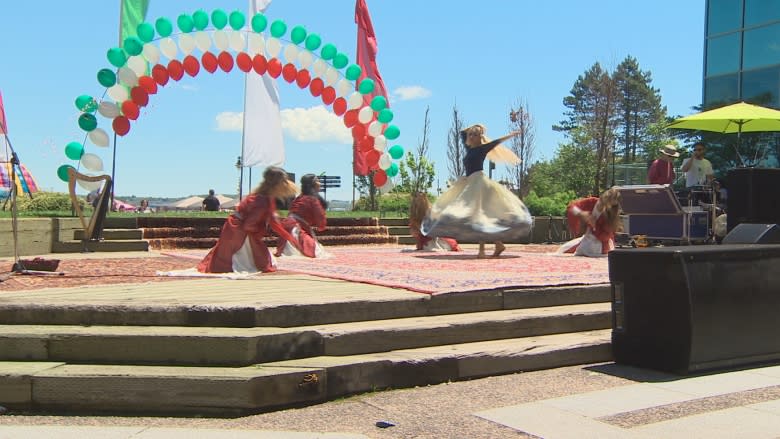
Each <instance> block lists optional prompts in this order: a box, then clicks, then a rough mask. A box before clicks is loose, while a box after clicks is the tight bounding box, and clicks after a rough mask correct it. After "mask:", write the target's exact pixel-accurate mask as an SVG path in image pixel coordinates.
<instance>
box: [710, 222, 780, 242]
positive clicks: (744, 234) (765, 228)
mask: <svg viewBox="0 0 780 439" xmlns="http://www.w3.org/2000/svg"><path fill="white" fill-rule="evenodd" d="M723 244H780V227H777V224H747V223H742V224H739V225H738V226H737V227H734V229H733V230H732V231H730V232H729V234H728V235H726V237H725V238H723Z"/></svg>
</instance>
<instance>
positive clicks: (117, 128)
mask: <svg viewBox="0 0 780 439" xmlns="http://www.w3.org/2000/svg"><path fill="white" fill-rule="evenodd" d="M111 127H112V128H114V132H115V133H117V134H118V135H120V136H124V135H125V134H127V133H129V132H130V121H129V120H127V118H126V117H124V116H117V117H115V118H114V121H113V122H111Z"/></svg>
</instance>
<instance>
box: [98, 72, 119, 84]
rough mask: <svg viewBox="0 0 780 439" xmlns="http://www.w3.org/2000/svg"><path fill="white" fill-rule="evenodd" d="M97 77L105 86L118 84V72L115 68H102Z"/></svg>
mask: <svg viewBox="0 0 780 439" xmlns="http://www.w3.org/2000/svg"><path fill="white" fill-rule="evenodd" d="M97 79H98V82H99V83H100V85H102V86H103V87H106V88H108V87H111V86H113V85H114V84H116V74H115V73H114V71H113V70H109V69H100V70H99V71H98V73H97Z"/></svg>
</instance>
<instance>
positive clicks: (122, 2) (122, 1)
mask: <svg viewBox="0 0 780 439" xmlns="http://www.w3.org/2000/svg"><path fill="white" fill-rule="evenodd" d="M124 9H125V0H119V47H122V21H123V20H124V14H125V11H124ZM116 139H117V136H116V131H114V152H113V155H112V157H111V206H110V207H109V211H113V210H114V190H115V189H116Z"/></svg>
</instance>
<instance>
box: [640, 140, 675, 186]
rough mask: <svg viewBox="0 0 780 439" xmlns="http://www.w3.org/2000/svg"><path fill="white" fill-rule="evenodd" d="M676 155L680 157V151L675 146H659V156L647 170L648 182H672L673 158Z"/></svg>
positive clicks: (673, 176)
mask: <svg viewBox="0 0 780 439" xmlns="http://www.w3.org/2000/svg"><path fill="white" fill-rule="evenodd" d="M677 157H680V153H679V152H678V151H677V147H676V146H674V145H665V146H664V147H663V148H661V156H660V157H658V159H656V160H655V161H653V164H651V165H650V169H648V170H647V181H648V182H649V183H650V184H672V183H674V179H675V174H674V159H675V158H677Z"/></svg>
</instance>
